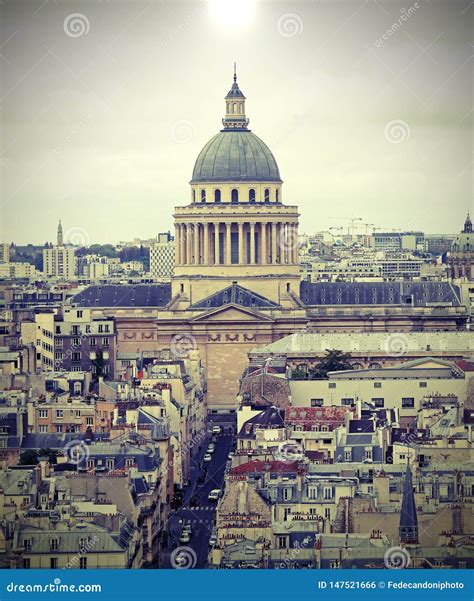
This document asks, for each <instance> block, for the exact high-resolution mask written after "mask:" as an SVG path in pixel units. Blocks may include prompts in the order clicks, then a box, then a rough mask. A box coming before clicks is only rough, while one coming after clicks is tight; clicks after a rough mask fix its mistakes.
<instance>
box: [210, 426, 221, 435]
mask: <svg viewBox="0 0 474 601" xmlns="http://www.w3.org/2000/svg"><path fill="white" fill-rule="evenodd" d="M221 432H222V428H221V427H220V426H214V427H213V428H212V433H213V434H220V433H221Z"/></svg>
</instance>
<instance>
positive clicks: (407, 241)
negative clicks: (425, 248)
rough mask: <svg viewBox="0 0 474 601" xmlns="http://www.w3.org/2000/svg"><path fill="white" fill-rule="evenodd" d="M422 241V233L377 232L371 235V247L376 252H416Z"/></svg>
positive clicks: (423, 236)
mask: <svg viewBox="0 0 474 601" xmlns="http://www.w3.org/2000/svg"><path fill="white" fill-rule="evenodd" d="M424 239H425V235H424V233H423V232H377V233H373V234H372V246H373V247H374V248H375V249H376V250H402V249H406V250H416V248H417V246H418V245H419V244H420V245H423V244H424Z"/></svg>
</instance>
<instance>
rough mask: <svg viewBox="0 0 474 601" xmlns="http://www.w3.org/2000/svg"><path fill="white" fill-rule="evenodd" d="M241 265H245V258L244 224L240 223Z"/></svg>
mask: <svg viewBox="0 0 474 601" xmlns="http://www.w3.org/2000/svg"><path fill="white" fill-rule="evenodd" d="M238 226H239V265H244V264H245V257H244V224H243V223H239V224H238Z"/></svg>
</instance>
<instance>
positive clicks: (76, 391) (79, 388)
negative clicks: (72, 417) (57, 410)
mask: <svg viewBox="0 0 474 601" xmlns="http://www.w3.org/2000/svg"><path fill="white" fill-rule="evenodd" d="M81 392H82V384H81V383H80V382H74V394H76V395H79V394H81ZM76 413H79V416H77V415H76V417H80V415H81V412H80V411H76Z"/></svg>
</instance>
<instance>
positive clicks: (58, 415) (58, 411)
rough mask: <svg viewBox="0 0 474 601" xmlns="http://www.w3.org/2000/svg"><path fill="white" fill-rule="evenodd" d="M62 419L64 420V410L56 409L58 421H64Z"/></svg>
mask: <svg viewBox="0 0 474 601" xmlns="http://www.w3.org/2000/svg"><path fill="white" fill-rule="evenodd" d="M62 418H63V410H62V409H56V419H62Z"/></svg>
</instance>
